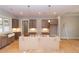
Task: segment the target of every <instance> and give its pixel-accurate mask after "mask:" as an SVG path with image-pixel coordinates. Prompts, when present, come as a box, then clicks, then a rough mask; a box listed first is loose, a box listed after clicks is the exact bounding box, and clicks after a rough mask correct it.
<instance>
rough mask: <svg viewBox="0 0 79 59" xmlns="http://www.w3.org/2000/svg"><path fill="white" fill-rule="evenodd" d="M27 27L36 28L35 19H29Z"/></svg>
mask: <svg viewBox="0 0 79 59" xmlns="http://www.w3.org/2000/svg"><path fill="white" fill-rule="evenodd" d="M29 28H36V20H35V19H32V20H30V21H29Z"/></svg>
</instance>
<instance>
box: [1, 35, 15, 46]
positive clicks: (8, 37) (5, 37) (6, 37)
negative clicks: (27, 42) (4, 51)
mask: <svg viewBox="0 0 79 59" xmlns="http://www.w3.org/2000/svg"><path fill="white" fill-rule="evenodd" d="M14 37H15V35H14V34H6V35H2V36H0V48H3V47H5V46H7V45H8V44H10V43H12V42H13V41H14V40H15V38H14Z"/></svg>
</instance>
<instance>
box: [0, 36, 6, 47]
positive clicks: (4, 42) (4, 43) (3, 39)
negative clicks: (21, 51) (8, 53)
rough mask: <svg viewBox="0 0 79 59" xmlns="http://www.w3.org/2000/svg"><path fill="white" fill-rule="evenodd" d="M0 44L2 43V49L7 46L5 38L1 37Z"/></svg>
mask: <svg viewBox="0 0 79 59" xmlns="http://www.w3.org/2000/svg"><path fill="white" fill-rule="evenodd" d="M1 42H2V47H4V46H6V45H7V37H3V38H2V41H1Z"/></svg>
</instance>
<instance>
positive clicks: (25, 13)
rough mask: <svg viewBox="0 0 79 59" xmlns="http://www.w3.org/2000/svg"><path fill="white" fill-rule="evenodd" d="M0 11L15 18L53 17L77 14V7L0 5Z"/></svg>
mask: <svg viewBox="0 0 79 59" xmlns="http://www.w3.org/2000/svg"><path fill="white" fill-rule="evenodd" d="M0 9H1V10H3V11H6V12H8V13H10V14H12V15H14V16H16V17H37V18H38V17H55V16H58V15H64V14H67V13H79V5H51V7H48V5H30V8H28V7H27V5H0Z"/></svg>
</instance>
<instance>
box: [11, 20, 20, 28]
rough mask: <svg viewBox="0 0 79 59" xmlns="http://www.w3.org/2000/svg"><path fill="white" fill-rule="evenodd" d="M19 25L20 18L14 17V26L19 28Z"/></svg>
mask: <svg viewBox="0 0 79 59" xmlns="http://www.w3.org/2000/svg"><path fill="white" fill-rule="evenodd" d="M18 27H19V20H18V19H12V28H18Z"/></svg>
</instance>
